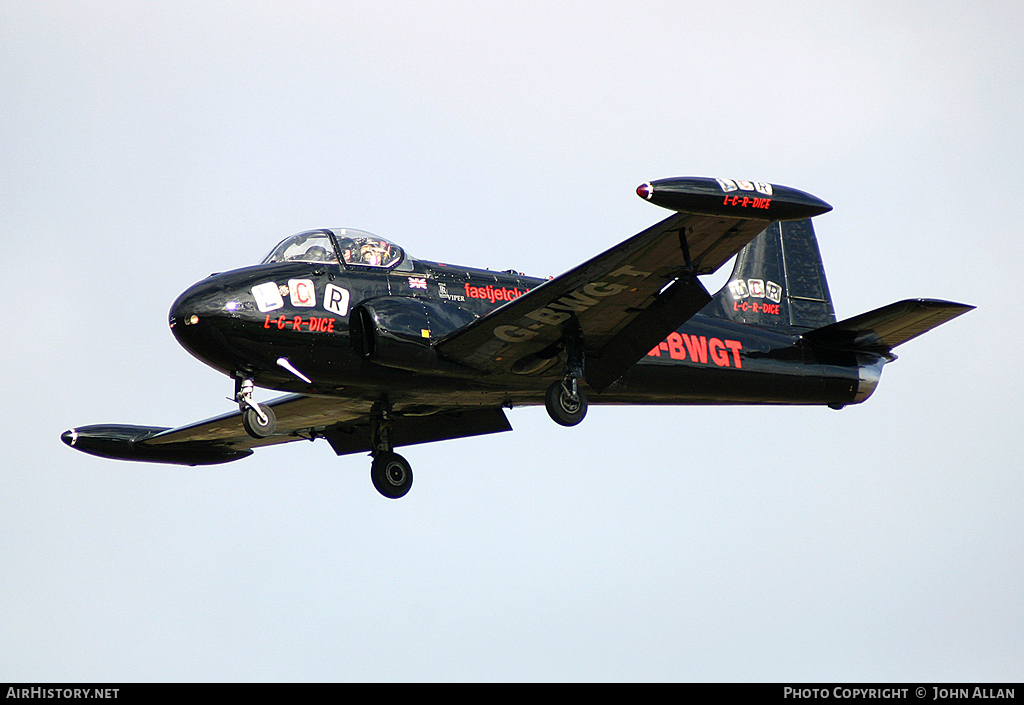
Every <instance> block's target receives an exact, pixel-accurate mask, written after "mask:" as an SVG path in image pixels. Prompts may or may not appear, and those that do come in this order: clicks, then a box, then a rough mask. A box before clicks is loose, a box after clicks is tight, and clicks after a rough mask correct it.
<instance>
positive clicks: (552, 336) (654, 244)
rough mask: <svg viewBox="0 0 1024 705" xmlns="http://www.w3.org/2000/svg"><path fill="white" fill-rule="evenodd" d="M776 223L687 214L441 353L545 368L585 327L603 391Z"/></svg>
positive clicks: (471, 330)
mask: <svg viewBox="0 0 1024 705" xmlns="http://www.w3.org/2000/svg"><path fill="white" fill-rule="evenodd" d="M769 222H770V221H768V220H761V219H757V218H749V217H745V218H737V217H724V216H717V215H696V214H692V213H678V214H676V215H672V216H670V217H668V218H666V219H665V220H663V221H661V222H660V223H657V224H656V225H653V226H652V227H650V228H648V229H646V230H644V231H643V232H641V233H639V234H637V235H635V236H633V237H631V238H630V239H628V240H626V241H624V242H622V243H620V244H618V245H616V246H615V247H612V248H611V249H609V250H607V251H606V252H603V253H601V254H599V255H598V256H596V257H594V258H593V259H591V260H589V261H587V262H584V263H583V264H581V265H579V266H578V267H575V268H573V269H571V270H569V271H568V272H566V273H565V274H562V275H561V276H558V277H556V278H555V279H552V280H550V281H548V282H545V283H544V284H542V285H541V286H538V287H537V288H535V289H533V290H532V291H530V293H528V294H526V295H525V296H521V297H519V298H518V299H516V300H514V301H511V302H509V303H507V304H505V305H504V306H501V307H500V308H498V309H496V310H494V311H492V312H491V313H490V314H488V315H486V316H484V317H483V318H480V319H478V320H476V321H474V322H473V323H472V324H470V325H469V326H467V327H466V328H464V329H462V330H460V331H457V332H455V333H453V334H451V335H449V336H447V337H446V338H444V339H442V340H441V341H440V342H439V343H438V344H437V351H438V353H439V354H441V355H443V356H445V357H448V358H450V359H452V360H455V361H458V362H461V363H463V364H466V365H469V366H470V367H474V368H476V369H479V370H483V371H487V372H491V373H511V374H536V373H542V372H543V371H545V370H546V369H547V368H548V367H550V365H549V364H546V363H547V362H550V361H551V360H552V359H554V358H556V357H557V355H558V354H559V352H560V350H561V346H562V344H563V341H564V339H565V338H566V337H567V336H568V335H574V334H578V335H579V336H580V338H581V339H582V341H583V344H584V354H585V356H586V368H585V379H586V381H587V383H588V384H589V385H590V386H591V387H593V388H594V389H596V390H597V391H599V392H601V391H604V390H605V389H607V388H608V386H610V385H611V384H612V383H613V382H614V381H615V380H616V379H618V378H619V377H621V376H622V375H623V374H624V373H625V372H626V370H628V369H629V368H630V367H632V366H633V364H635V363H636V361H637V360H639V359H640V358H641V357H643V355H644V354H646V353H647V351H649V350H650V349H651V347H652V346H654V345H657V344H658V342H659V341H660V340H661V339H662V338H664V336H665V335H667V334H668V333H670V332H671V331H673V330H676V329H677V328H678V327H679V326H681V325H682V324H683V323H685V322H686V321H687V320H688V319H689V318H690V317H692V316H693V315H694V314H695V313H697V312H698V311H699V310H700V309H702V308H703V307H704V306H705V305H706V304H707V303H708V302H709V301H710V300H711V296H710V294H708V292H707V290H706V289H705V288H704V286H703V284H701V283H700V281H698V279H697V275H699V274H710V273H712V272H714V271H716V270H717V269H718V268H719V267H721V266H722V265H723V264H724V263H725V262H727V261H728V260H729V259H730V258H731V257H732V256H733V255H735V254H736V253H737V252H739V250H740V249H742V248H743V246H744V245H746V244H747V243H748V242H750V241H751V240H753V239H754V238H755V237H756V236H757V234H758V233H760V232H761V231H762V230H764V229H765V228H766V227H767V226H768V224H769Z"/></svg>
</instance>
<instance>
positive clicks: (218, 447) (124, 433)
mask: <svg viewBox="0 0 1024 705" xmlns="http://www.w3.org/2000/svg"><path fill="white" fill-rule="evenodd" d="M266 405H267V406H270V407H272V408H273V410H274V414H275V416H276V417H277V430H276V433H275V435H273V436H270V437H268V438H261V439H256V438H252V437H251V436H249V434H247V433H246V432H245V429H244V428H243V427H242V416H241V414H240V413H239V412H237V411H236V412H233V413H229V414H224V415H222V416H217V417H215V418H212V419H207V420H205V421H199V422H197V423H193V424H189V425H187V426H182V427H180V428H161V427H154V426H127V425H113V424H105V425H94V426H84V427H81V428H77V429H72V430H71V431H68V432H66V433H65V434H64V435H63V436H62V438H63V440H64V442H65V443H67V444H68V445H70V446H72V447H74V448H76V449H78V450H81V451H84V452H86V453H90V454H92V455H98V456H101V457H104V458H115V459H119V460H141V461H147V462H152V463H174V464H179V465H215V464H218V463H226V462H230V461H232V460H239V459H241V458H244V457H246V456H249V455H252V452H253V449H255V448H259V447H263V446H269V445H277V444H280V443H290V442H292V441H299V440H314V439H316V438H326V439H327V440H328V442H330V444H331V447H332V448H333V449H334V451H335V452H336V453H337V454H338V455H345V454H347V453H358V452H366V451H369V450H370V413H371V409H372V407H371V404H370V402H367V401H366V400H362V399H344V398H337V397H308V396H302V395H298V394H293V395H289V396H284V397H278V398H277V399H273V400H271V401H269V402H266ZM392 427H393V428H392V438H393V439H394V443H395V445H396V446H398V445H414V444H417V443H428V442H431V441H441V440H447V439H450V438H464V437H467V436H476V435H480V434H485V433H498V432H500V431H511V430H512V427H511V426H510V425H509V423H508V419H507V418H506V417H505V413H504V411H502V409H501V408H489V407H471V408H450V409H441V410H439V411H437V412H436V413H434V414H431V415H430V416H403V415H402V414H401V413H400V412H399V413H396V414H394V416H393V418H392Z"/></svg>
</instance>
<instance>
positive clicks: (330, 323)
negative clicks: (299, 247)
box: [327, 318, 739, 367]
mask: <svg viewBox="0 0 1024 705" xmlns="http://www.w3.org/2000/svg"><path fill="white" fill-rule="evenodd" d="M327 332H328V333H333V332H334V319H333V318H328V319H327ZM736 366H737V367H739V365H736Z"/></svg>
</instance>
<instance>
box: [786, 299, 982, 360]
mask: <svg viewBox="0 0 1024 705" xmlns="http://www.w3.org/2000/svg"><path fill="white" fill-rule="evenodd" d="M973 308H974V306H968V305H967V304H958V303H954V302H952V301H939V300H937V299H908V300H906V301H898V302H896V303H894V304H889V305H888V306H883V307H882V308H878V309H875V310H874V311H868V312H867V313H862V314H860V315H859V316H854V317H853V318H847V319H846V320H844V321H839V322H838V323H833V324H831V325H828V326H824V327H823V328H818V329H816V330H812V331H809V332H807V333H804V339H805V340H807V341H809V342H811V343H813V344H814V345H820V346H822V347H826V348H832V349H837V350H859V351H866V352H877V353H887V352H889V351H890V350H892V349H893V348H895V347H896V346H897V345H902V344H903V343H905V342H907V341H908V340H913V339H914V338H916V337H917V336H919V335H921V334H922V333H927V332H928V331H930V330H931V329H933V328H937V327H939V326H941V325H942V324H943V323H946V322H947V321H951V320H953V319H954V318H956V317H957V316H960V315H963V314H965V313H967V312H968V311H970V310H971V309H973Z"/></svg>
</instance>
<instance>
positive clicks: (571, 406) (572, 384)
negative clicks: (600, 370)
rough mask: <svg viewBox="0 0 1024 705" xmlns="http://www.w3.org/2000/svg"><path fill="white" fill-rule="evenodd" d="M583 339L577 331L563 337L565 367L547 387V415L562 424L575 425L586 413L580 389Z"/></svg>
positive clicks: (545, 400)
mask: <svg viewBox="0 0 1024 705" xmlns="http://www.w3.org/2000/svg"><path fill="white" fill-rule="evenodd" d="M583 366H584V356H583V339H582V336H581V335H580V334H579V332H578V331H576V332H574V333H573V334H570V335H569V336H567V337H566V338H565V367H564V368H563V370H562V379H561V380H559V381H558V382H555V383H554V384H552V385H551V386H550V387H548V391H547V393H546V394H545V395H544V407H545V408H546V409H547V410H548V416H550V417H551V419H552V420H553V421H554V422H555V423H557V424H560V425H562V426H575V425H576V424H578V423H579V422H580V421H582V420H583V417H584V416H586V415H587V396H586V395H585V394H584V393H583V392H582V391H580V385H579V381H580V380H581V379H582V378H583Z"/></svg>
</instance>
